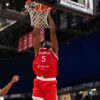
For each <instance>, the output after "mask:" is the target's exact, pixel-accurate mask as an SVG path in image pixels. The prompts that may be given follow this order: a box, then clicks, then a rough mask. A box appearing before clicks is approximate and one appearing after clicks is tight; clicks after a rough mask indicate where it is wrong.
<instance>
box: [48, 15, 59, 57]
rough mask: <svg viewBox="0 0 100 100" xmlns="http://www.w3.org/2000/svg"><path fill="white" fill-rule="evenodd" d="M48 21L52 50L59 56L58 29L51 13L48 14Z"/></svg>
mask: <svg viewBox="0 0 100 100" xmlns="http://www.w3.org/2000/svg"><path fill="white" fill-rule="evenodd" d="M48 20H49V25H50V40H51V43H52V49H53V51H54V53H55V54H56V55H57V56H58V41H57V36H56V29H55V24H54V21H53V19H52V17H51V14H50V13H49V14H48Z"/></svg>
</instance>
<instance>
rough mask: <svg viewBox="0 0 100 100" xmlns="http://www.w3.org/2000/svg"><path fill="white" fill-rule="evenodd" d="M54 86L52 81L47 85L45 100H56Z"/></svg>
mask: <svg viewBox="0 0 100 100" xmlns="http://www.w3.org/2000/svg"><path fill="white" fill-rule="evenodd" d="M56 84H57V83H56V81H52V82H50V83H49V84H48V86H47V89H46V90H45V100H58V98H57V85H56Z"/></svg>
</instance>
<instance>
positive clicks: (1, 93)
mask: <svg viewBox="0 0 100 100" xmlns="http://www.w3.org/2000/svg"><path fill="white" fill-rule="evenodd" d="M18 81H19V76H18V75H14V76H13V77H12V80H11V81H10V82H9V83H8V84H7V85H6V86H5V87H4V88H2V89H0V96H4V95H6V94H7V93H8V92H9V90H10V89H11V87H12V86H13V84H14V83H16V82H18Z"/></svg>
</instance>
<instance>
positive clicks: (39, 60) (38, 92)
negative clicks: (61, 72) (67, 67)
mask: <svg viewBox="0 0 100 100" xmlns="http://www.w3.org/2000/svg"><path fill="white" fill-rule="evenodd" d="M33 71H34V73H35V74H36V76H37V77H36V79H35V80H34V88H33V95H32V96H33V97H34V98H38V99H40V100H57V98H56V94H57V90H56V83H57V82H56V76H57V73H58V58H57V56H56V55H55V54H54V52H53V51H52V49H51V48H50V49H47V48H40V49H39V53H38V54H37V55H36V57H35V59H34V61H33ZM50 91H51V92H50Z"/></svg>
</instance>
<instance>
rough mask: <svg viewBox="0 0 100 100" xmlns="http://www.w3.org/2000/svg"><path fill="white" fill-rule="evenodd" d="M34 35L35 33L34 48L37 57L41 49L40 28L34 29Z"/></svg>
mask: <svg viewBox="0 0 100 100" xmlns="http://www.w3.org/2000/svg"><path fill="white" fill-rule="evenodd" d="M33 33H34V39H33V47H34V51H35V55H36V54H37V53H38V51H39V48H40V28H37V27H34V30H33Z"/></svg>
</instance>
